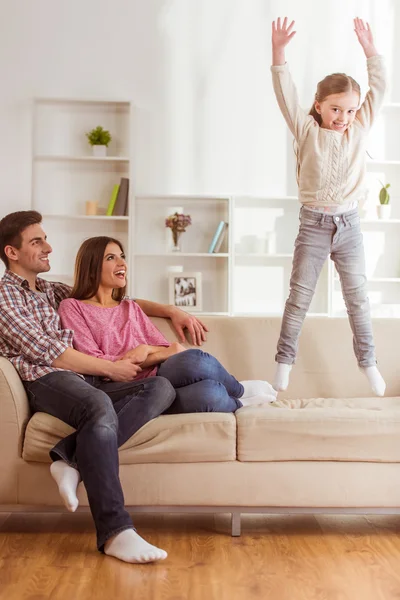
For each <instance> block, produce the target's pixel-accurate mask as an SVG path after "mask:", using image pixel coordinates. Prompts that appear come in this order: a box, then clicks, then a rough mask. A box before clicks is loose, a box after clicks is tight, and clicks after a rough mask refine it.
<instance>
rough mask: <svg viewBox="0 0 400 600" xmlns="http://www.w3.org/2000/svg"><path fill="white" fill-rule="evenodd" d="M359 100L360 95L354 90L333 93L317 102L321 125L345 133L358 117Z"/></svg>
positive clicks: (316, 108) (316, 106)
mask: <svg viewBox="0 0 400 600" xmlns="http://www.w3.org/2000/svg"><path fill="white" fill-rule="evenodd" d="M359 102H360V96H359V95H358V93H357V92H354V91H351V92H345V93H343V94H331V95H330V96H327V97H326V98H325V100H323V101H322V102H316V103H315V110H316V111H317V113H319V114H320V115H321V119H322V125H321V127H323V128H324V129H332V130H333V131H338V132H339V133H344V132H345V131H347V129H348V128H349V127H350V125H351V124H352V122H353V121H354V119H355V117H356V112H357V109H358V105H359Z"/></svg>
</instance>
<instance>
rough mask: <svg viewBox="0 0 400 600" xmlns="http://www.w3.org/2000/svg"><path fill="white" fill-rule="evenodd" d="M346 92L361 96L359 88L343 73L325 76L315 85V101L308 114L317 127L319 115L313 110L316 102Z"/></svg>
mask: <svg viewBox="0 0 400 600" xmlns="http://www.w3.org/2000/svg"><path fill="white" fill-rule="evenodd" d="M348 92H357V94H358V95H359V96H360V95H361V90H360V86H359V85H358V83H357V81H355V80H354V79H353V78H352V77H350V76H349V75H345V74H344V73H333V74H332V75H327V76H326V77H325V79H323V80H322V81H320V82H319V83H318V85H317V92H316V94H315V100H314V103H313V105H312V107H311V110H310V112H309V114H310V115H311V116H312V117H314V119H315V120H316V121H317V123H318V125H322V119H321V115H320V114H319V113H318V112H317V111H316V109H315V103H316V102H323V101H324V100H326V98H327V97H328V96H331V95H332V94H346V93H348Z"/></svg>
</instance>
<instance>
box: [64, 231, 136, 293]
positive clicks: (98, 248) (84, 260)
mask: <svg viewBox="0 0 400 600" xmlns="http://www.w3.org/2000/svg"><path fill="white" fill-rule="evenodd" d="M113 242H114V244H117V245H118V246H119V247H120V248H121V252H124V248H123V246H122V244H121V242H120V241H119V240H116V239H114V238H111V237H107V236H103V235H102V236H98V237H92V238H89V239H87V240H85V241H84V242H83V243H82V244H81V247H80V248H79V250H78V254H77V255H76V259H75V281H74V287H73V288H72V292H71V296H70V298H76V299H77V300H88V299H89V298H93V296H95V295H96V294H97V291H98V289H99V287H100V281H101V270H102V267H103V260H104V252H105V250H106V248H107V246H108V244H111V243H113ZM125 292H126V286H125V287H123V288H116V289H114V290H113V292H112V297H113V299H114V300H118V301H120V300H122V298H123V297H124V296H125Z"/></svg>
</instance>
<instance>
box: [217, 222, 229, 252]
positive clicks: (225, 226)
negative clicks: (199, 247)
mask: <svg viewBox="0 0 400 600" xmlns="http://www.w3.org/2000/svg"><path fill="white" fill-rule="evenodd" d="M227 229H228V223H227V222H226V221H225V222H224V227H223V229H222V231H221V233H220V236H219V238H218V240H217V243H216V244H215V248H214V252H219V251H220V249H221V246H222V242H223V241H224V239H225V234H226V231H227Z"/></svg>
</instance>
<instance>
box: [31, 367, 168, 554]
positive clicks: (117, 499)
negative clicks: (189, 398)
mask: <svg viewBox="0 0 400 600" xmlns="http://www.w3.org/2000/svg"><path fill="white" fill-rule="evenodd" d="M24 385H25V388H26V390H27V392H28V397H29V403H30V406H31V409H32V411H33V412H38V411H40V412H45V413H48V414H50V415H53V416H54V417H57V418H58V419H61V420H62V421H64V422H65V423H68V425H71V427H74V428H75V429H76V432H74V433H72V434H71V435H69V436H67V437H66V438H64V439H62V440H60V441H59V442H58V444H56V445H55V446H54V448H53V449H52V450H51V451H50V456H51V458H52V459H53V460H59V459H62V460H64V461H65V462H66V463H68V464H69V465H71V466H72V467H74V468H76V469H78V471H79V473H80V475H81V477H82V480H83V483H84V484H85V488H86V492H87V495H88V499H89V505H90V510H91V512H92V515H93V519H94V523H95V526H96V532H97V547H98V548H99V550H103V547H104V544H105V542H106V541H107V540H108V539H109V538H111V537H112V536H114V535H116V534H117V533H120V532H121V531H124V530H125V529H130V528H133V524H132V519H131V517H130V515H129V514H128V512H127V511H126V510H125V507H124V496H123V492H122V487H121V482H120V480H119V460H118V447H119V446H121V445H122V444H124V443H125V442H126V441H127V440H128V439H129V438H130V437H131V436H132V435H133V434H134V433H136V431H138V430H139V429H140V428H141V427H143V425H145V424H146V423H148V422H149V421H150V420H151V419H154V418H156V417H158V416H159V415H161V414H162V413H163V412H165V411H166V410H167V409H168V408H169V407H170V406H171V404H172V402H173V401H174V399H175V390H174V388H173V387H172V385H171V384H170V383H169V381H167V380H166V379H164V378H163V377H149V378H147V379H141V380H139V381H132V382H129V383H119V382H113V381H111V382H104V381H102V380H101V379H100V378H99V377H94V376H91V375H90V376H85V378H84V379H82V377H80V376H79V375H77V374H76V373H72V372H70V371H57V372H54V373H50V374H49V375H45V376H44V377H41V378H40V379H37V380H36V381H33V382H27V381H25V382H24Z"/></svg>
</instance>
